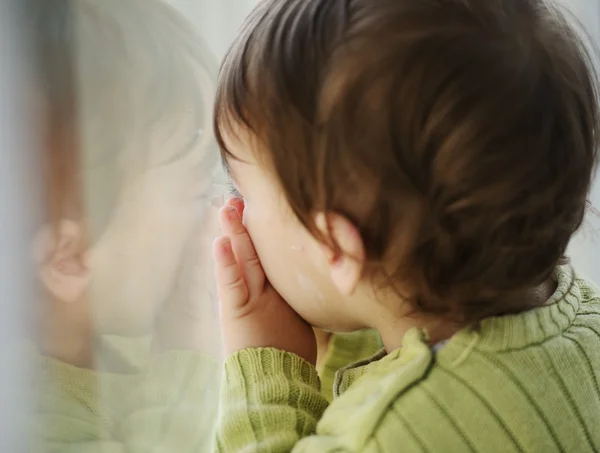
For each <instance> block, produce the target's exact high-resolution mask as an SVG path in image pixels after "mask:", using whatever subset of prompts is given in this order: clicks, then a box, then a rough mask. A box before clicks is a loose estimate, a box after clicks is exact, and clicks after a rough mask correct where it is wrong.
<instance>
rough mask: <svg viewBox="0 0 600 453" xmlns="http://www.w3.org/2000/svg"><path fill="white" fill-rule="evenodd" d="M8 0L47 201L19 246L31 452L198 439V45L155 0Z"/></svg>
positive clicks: (206, 381) (209, 351)
mask: <svg viewBox="0 0 600 453" xmlns="http://www.w3.org/2000/svg"><path fill="white" fill-rule="evenodd" d="M22 6H23V10H22V11H23V13H25V16H24V19H25V20H26V21H27V30H26V31H27V34H28V38H29V39H30V42H31V44H32V51H33V52H34V54H33V55H34V57H36V61H37V62H38V65H37V66H36V67H35V71H33V72H34V75H35V77H34V80H33V85H32V86H33V89H32V90H31V94H32V96H31V99H30V100H28V101H31V102H30V104H31V111H32V114H33V116H34V117H35V118H38V119H39V123H40V126H41V133H42V145H43V149H42V150H43V155H42V159H43V161H44V162H43V163H44V166H43V168H44V170H45V171H46V173H45V174H44V176H45V177H46V182H47V190H46V194H47V198H46V202H47V203H46V204H47V206H48V207H49V209H48V213H47V219H46V221H45V222H44V224H43V225H41V226H40V229H39V232H38V234H37V235H36V239H35V241H34V242H35V243H34V247H33V248H34V256H35V259H36V264H37V269H38V275H39V281H40V283H41V285H40V286H41V288H42V290H43V294H42V297H40V300H41V301H42V304H41V307H39V309H38V310H36V311H37V314H38V316H37V318H38V319H37V331H38V332H40V334H39V335H38V337H37V338H35V350H36V356H37V358H38V360H37V361H38V364H39V369H40V379H39V382H38V384H39V388H38V390H39V392H38V394H39V398H38V400H39V401H38V406H37V414H36V419H35V424H34V426H35V430H36V432H35V433H34V434H35V435H34V436H33V438H34V441H35V447H34V450H35V451H83V450H84V449H85V451H103V452H112V451H115V452H116V451H119V452H121V451H140V452H147V451H149V450H150V449H154V448H157V449H161V451H195V450H196V449H198V448H199V449H200V450H203V451H204V450H207V449H209V448H210V447H209V444H210V442H211V439H212V438H213V437H214V436H213V435H212V430H211V427H212V426H213V420H214V418H215V410H216V408H217V404H216V403H217V401H216V400H215V398H214V397H213V395H214V394H215V393H218V392H217V389H218V383H219V374H220V373H219V368H220V367H219V366H218V363H217V362H216V361H215V360H214V359H210V358H207V357H208V356H213V357H217V356H218V355H219V352H220V351H219V342H218V341H215V338H217V337H218V335H217V329H215V327H214V326H215V324H218V323H217V322H216V314H217V313H216V310H211V305H210V303H209V300H210V297H209V296H210V288H211V286H212V285H210V282H209V279H212V268H211V267H207V266H206V264H207V263H197V261H198V258H199V257H201V256H202V255H203V254H202V250H203V249H206V247H204V245H203V244H202V243H201V240H199V239H198V238H200V239H202V238H203V237H205V236H206V235H208V234H209V231H208V229H209V228H210V225H209V224H208V221H209V220H210V216H209V212H210V198H211V182H212V172H213V170H214V169H215V168H216V167H217V166H218V154H217V151H216V146H214V145H213V143H214V136H213V134H211V133H210V124H211V122H212V99H213V95H214V86H215V84H214V75H215V74H216V70H215V69H216V68H215V66H216V65H215V64H214V61H213V57H212V56H211V55H210V54H209V53H208V52H207V51H206V50H205V49H204V47H203V44H202V43H201V42H200V41H199V38H198V37H197V36H196V34H195V32H194V31H193V29H192V28H191V26H190V25H189V24H188V23H187V22H186V21H185V20H183V18H181V17H180V16H179V15H178V14H177V13H176V12H175V11H174V10H173V9H172V8H171V7H168V6H166V5H165V4H163V3H162V2H160V1H157V0H52V1H49V0H28V1H26V2H24V3H23V4H22ZM215 214H216V213H215ZM208 245H209V246H210V241H209V244H208ZM208 250H209V249H208ZM207 254H208V256H209V262H210V253H207V252H206V250H205V252H204V256H206V255H207ZM199 269H200V270H199ZM195 286H196V287H199V288H200V289H199V291H197V292H196V293H194V292H193V291H192V289H193V288H194V287H195ZM212 312H214V313H212ZM150 337H153V338H152V345H151V344H150V341H149V338H150ZM151 346H153V349H154V353H153V354H151V351H150V348H151Z"/></svg>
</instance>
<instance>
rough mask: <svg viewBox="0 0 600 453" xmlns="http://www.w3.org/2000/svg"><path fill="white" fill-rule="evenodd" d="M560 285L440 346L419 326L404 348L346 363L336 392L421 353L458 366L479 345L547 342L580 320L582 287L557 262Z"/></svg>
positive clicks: (498, 347)
mask: <svg viewBox="0 0 600 453" xmlns="http://www.w3.org/2000/svg"><path fill="white" fill-rule="evenodd" d="M553 278H554V280H555V281H556V283H557V288H556V291H555V292H554V294H553V295H552V297H551V298H550V299H549V300H548V302H547V303H546V304H544V305H543V306H542V307H538V308H536V309H533V310H529V311H526V312H523V313H519V314H516V315H507V316H500V317H492V318H487V319H484V320H483V321H481V322H479V323H477V324H476V325H473V326H471V327H468V328H465V329H463V330H461V331H459V332H458V333H456V334H455V335H454V336H453V337H452V338H450V339H449V340H448V341H447V342H446V343H445V344H444V345H442V346H441V347H440V348H439V351H437V352H435V351H433V348H431V347H430V345H429V344H428V341H427V334H426V333H425V332H423V331H421V330H419V329H412V330H410V331H408V332H407V333H406V335H405V336H404V339H403V345H402V347H401V348H400V349H398V350H396V351H393V352H391V353H390V354H387V353H386V351H385V349H381V350H380V351H379V352H377V354H375V355H373V356H372V357H370V358H368V359H366V360H362V361H360V362H357V363H354V364H351V365H348V366H346V367H344V368H341V369H340V370H339V371H338V372H337V373H336V378H335V382H334V394H335V396H336V397H337V396H339V395H341V394H342V393H344V392H345V391H347V390H348V389H349V388H350V386H352V385H353V383H354V382H356V381H357V380H359V379H360V378H361V377H362V376H364V375H365V374H367V373H369V374H371V373H372V372H379V371H381V370H385V369H388V368H389V367H396V366H402V364H403V363H406V362H407V361H410V360H412V359H413V358H414V356H415V354H417V353H418V354H426V353H428V354H430V355H431V356H432V357H433V356H434V354H435V358H436V360H438V361H439V362H440V363H444V364H446V365H449V366H458V365H459V364H460V363H461V362H462V361H464V360H465V359H466V358H467V357H468V356H469V354H470V353H471V352H472V351H473V350H475V349H478V350H482V351H492V352H501V351H510V350H515V349H522V348H525V347H528V346H532V345H535V344H539V343H542V342H544V341H546V340H548V339H550V338H552V337H555V336H557V335H561V334H562V333H563V332H564V331H565V330H566V329H567V328H568V327H569V326H570V325H571V324H572V323H573V320H574V319H575V316H576V314H577V312H578V310H579V305H580V302H581V298H582V294H581V288H580V285H579V283H578V281H577V278H576V276H575V272H574V271H573V268H572V267H571V266H560V267H557V269H556V270H555V272H554V274H553Z"/></svg>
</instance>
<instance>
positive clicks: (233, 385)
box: [218, 348, 327, 452]
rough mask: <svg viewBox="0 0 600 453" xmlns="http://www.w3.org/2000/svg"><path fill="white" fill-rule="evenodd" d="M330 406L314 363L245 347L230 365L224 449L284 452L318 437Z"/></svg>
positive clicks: (222, 422)
mask: <svg viewBox="0 0 600 453" xmlns="http://www.w3.org/2000/svg"><path fill="white" fill-rule="evenodd" d="M326 408H327V400H326V399H325V398H324V397H323V395H321V393H320V391H319V376H318V374H317V370H316V368H315V367H314V366H313V365H311V364H310V363H308V362H307V361H305V360H304V359H302V358H300V357H299V356H297V355H295V354H291V353H289V352H284V351H280V350H277V349H272V348H264V349H263V348H256V349H244V350H242V351H239V352H237V353H235V354H233V355H232V356H230V357H229V358H228V359H227V361H226V363H225V381H224V383H223V392H222V400H221V407H220V409H221V419H220V423H219V430H218V431H219V433H218V439H219V445H220V446H221V449H222V451H225V452H230V451H242V450H243V451H250V450H252V451H257V450H255V448H256V446H257V445H261V448H262V449H261V451H283V450H284V448H283V447H282V445H289V446H291V445H293V444H294V443H295V442H296V441H297V440H298V439H301V438H303V437H305V436H310V435H312V434H314V433H315V432H316V427H317V423H318V421H319V420H320V419H321V416H322V415H323V412H324V411H325V409H326ZM285 451H288V449H287V446H286V447H285Z"/></svg>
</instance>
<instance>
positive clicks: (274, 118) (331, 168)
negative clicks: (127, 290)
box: [215, 0, 599, 321]
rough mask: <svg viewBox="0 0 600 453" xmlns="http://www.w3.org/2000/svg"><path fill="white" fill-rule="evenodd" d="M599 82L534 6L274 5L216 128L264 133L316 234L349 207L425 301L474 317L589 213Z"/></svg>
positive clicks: (293, 201)
mask: <svg viewBox="0 0 600 453" xmlns="http://www.w3.org/2000/svg"><path fill="white" fill-rule="evenodd" d="M596 88H597V87H596V80H595V77H594V74H593V69H592V64H591V62H590V58H589V55H588V54H587V51H586V49H585V46H584V45H583V43H582V42H581V40H580V38H579V37H578V36H576V32H575V31H574V30H573V29H572V28H570V27H569V25H568V24H567V20H566V19H565V17H564V15H561V13H560V12H559V11H556V10H555V9H553V7H551V6H549V5H548V4H547V3H546V2H543V1H541V0H539V1H538V0H486V1H475V0H428V1H423V0H404V1H392V0H352V1H347V0H310V1H305V0H283V1H282V0H265V1H263V2H261V3H260V4H259V6H258V7H257V9H256V10H255V12H254V13H253V14H252V15H251V16H250V17H249V19H248V20H247V22H246V24H245V26H244V28H243V30H242V32H241V33H240V35H239V37H238V39H237V41H236V42H235V43H234V44H233V46H232V48H231V49H230V51H229V53H228V55H227V57H226V59H225V62H224V64H223V69H222V75H221V79H220V84H219V87H218V89H217V103H216V110H215V125H216V131H217V134H218V135H219V134H220V131H222V130H223V129H227V130H228V131H230V132H234V131H235V128H232V127H231V126H232V125H233V124H237V125H242V126H244V127H245V128H246V129H248V130H250V131H252V132H253V133H254V135H255V136H256V138H258V140H259V141H260V143H261V145H262V146H261V147H260V150H261V152H263V150H264V153H266V154H264V155H263V156H261V157H263V159H264V161H265V162H266V163H267V164H268V165H270V167H271V168H272V169H273V170H274V172H275V173H276V175H277V176H278V178H279V183H280V184H281V187H282V188H283V191H284V192H285V195H286V196H287V199H288V200H289V203H290V205H291V207H292V209H293V210H294V211H295V213H296V215H297V216H298V218H299V219H300V220H301V221H302V222H303V224H304V225H306V226H307V227H308V228H309V229H310V230H311V231H313V232H315V234H317V233H316V229H315V227H314V224H313V218H312V215H311V214H312V213H314V212H318V211H334V212H339V213H342V214H344V215H345V216H347V217H348V218H349V219H351V220H352V221H353V222H354V224H355V225H356V226H357V227H358V228H359V231H360V233H361V234H362V238H363V240H364V241H365V245H366V249H367V254H368V258H369V259H370V263H372V264H373V266H377V269H378V270H379V271H381V272H378V273H377V275H381V274H382V273H383V274H384V275H385V277H386V281H388V280H389V281H390V282H391V283H392V284H393V285H395V286H396V288H397V289H398V290H399V291H400V290H401V291H402V293H403V295H404V296H406V297H409V298H410V300H411V301H412V302H413V303H414V306H415V308H417V309H419V310H423V311H427V312H432V313H437V314H442V315H445V316H450V317H453V318H455V319H457V320H461V321H474V320H477V319H480V318H482V317H484V316H489V315H493V314H498V313H503V312H509V311H514V310H521V309H523V308H524V307H523V300H522V299H520V298H519V297H518V296H519V295H522V294H523V291H524V290H525V289H527V288H531V287H533V286H535V285H537V284H539V283H541V282H543V281H544V280H545V279H547V278H548V277H549V276H550V275H551V272H552V271H553V268H554V267H555V266H556V265H557V263H558V262H559V260H560V258H561V257H562V255H563V253H564V251H565V248H566V246H567V243H568V242H569V239H570V237H571V235H572V234H573V232H574V231H575V230H576V229H577V228H578V226H579V225H580V222H581V220H582V216H583V212H584V208H585V198H586V193H587V191H588V188H589V185H590V180H591V175H592V169H593V167H594V165H595V159H596V149H597V145H598V141H597V134H598V119H599V118H598V106H597V91H596ZM219 140H220V142H221V146H222V148H223V150H224V153H225V157H226V158H234V157H233V156H231V155H229V154H228V151H227V150H226V148H225V143H224V142H223V140H222V139H219ZM321 239H323V240H329V238H321ZM338 250H339V249H338ZM382 268H383V269H385V272H383V271H382ZM388 278H389V279H388Z"/></svg>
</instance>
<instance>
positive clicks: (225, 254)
mask: <svg viewBox="0 0 600 453" xmlns="http://www.w3.org/2000/svg"><path fill="white" fill-rule="evenodd" d="M213 254H214V257H215V273H216V278H217V291H218V294H219V300H220V301H221V305H222V306H225V307H232V308H240V307H242V306H244V305H245V304H246V303H247V302H248V287H247V286H246V282H245V281H244V276H243V275H242V270H241V269H240V266H239V264H238V262H237V261H236V259H235V255H234V253H233V249H232V248H231V240H230V239H229V238H228V237H220V238H217V239H216V240H215V242H214V245H213Z"/></svg>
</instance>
